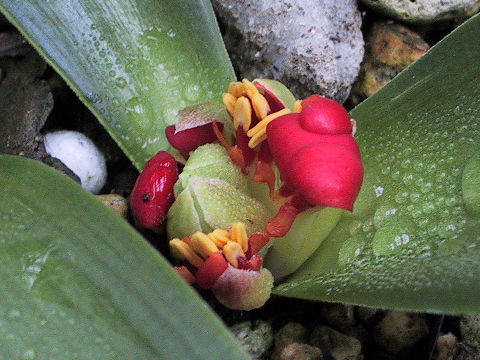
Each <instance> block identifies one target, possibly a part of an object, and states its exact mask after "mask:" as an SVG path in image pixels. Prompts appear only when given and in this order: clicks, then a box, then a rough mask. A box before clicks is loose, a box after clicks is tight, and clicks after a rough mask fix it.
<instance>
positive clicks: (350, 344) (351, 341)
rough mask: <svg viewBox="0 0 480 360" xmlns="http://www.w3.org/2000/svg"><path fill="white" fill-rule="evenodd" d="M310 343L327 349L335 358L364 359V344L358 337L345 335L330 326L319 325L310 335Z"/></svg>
mask: <svg viewBox="0 0 480 360" xmlns="http://www.w3.org/2000/svg"><path fill="white" fill-rule="evenodd" d="M310 344H311V345H313V346H317V347H319V348H321V349H322V350H327V351H328V352H329V353H330V355H331V356H332V357H333V358H334V359H335V360H347V359H348V360H360V359H363V355H362V354H361V351H362V345H361V343H360V341H359V340H358V339H356V338H354V337H351V336H347V335H344V334H342V333H340V332H338V331H336V330H333V329H332V328H330V327H328V326H324V325H320V326H317V327H316V328H315V329H314V330H313V332H312V335H311V336H310Z"/></svg>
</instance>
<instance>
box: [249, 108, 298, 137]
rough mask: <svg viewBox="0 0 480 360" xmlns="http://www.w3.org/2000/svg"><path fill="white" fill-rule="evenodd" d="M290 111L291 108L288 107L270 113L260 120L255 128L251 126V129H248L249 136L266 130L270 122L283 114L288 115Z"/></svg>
mask: <svg viewBox="0 0 480 360" xmlns="http://www.w3.org/2000/svg"><path fill="white" fill-rule="evenodd" d="M288 113H290V110H288V109H286V108H285V109H282V110H280V111H277V112H274V113H272V114H270V115H268V116H267V117H265V118H264V119H263V120H262V121H260V122H259V123H258V124H257V125H255V126H254V127H253V128H251V129H250V130H248V132H247V135H248V136H249V137H252V136H254V135H255V134H257V133H258V132H260V131H262V130H264V131H266V129H267V125H268V124H269V123H271V122H272V121H273V120H275V119H276V118H278V117H280V116H282V115H286V114H288Z"/></svg>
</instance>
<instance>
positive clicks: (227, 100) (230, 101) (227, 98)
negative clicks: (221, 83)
mask: <svg viewBox="0 0 480 360" xmlns="http://www.w3.org/2000/svg"><path fill="white" fill-rule="evenodd" d="M222 101H223V104H224V105H225V107H226V108H227V111H228V113H229V114H230V116H232V117H233V111H234V109H235V102H236V101H237V99H236V97H235V96H233V95H232V94H229V93H224V94H223V95H222Z"/></svg>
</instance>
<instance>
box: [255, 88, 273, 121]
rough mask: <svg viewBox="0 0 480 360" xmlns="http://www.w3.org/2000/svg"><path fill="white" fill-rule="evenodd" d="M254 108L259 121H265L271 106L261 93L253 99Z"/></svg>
mask: <svg viewBox="0 0 480 360" xmlns="http://www.w3.org/2000/svg"><path fill="white" fill-rule="evenodd" d="M252 107H253V110H254V111H255V114H256V115H257V117H258V118H259V119H263V118H264V117H266V116H267V115H268V113H269V112H270V105H268V101H267V99H265V96H263V95H262V94H260V93H259V92H257V93H256V94H255V95H254V96H253V98H252Z"/></svg>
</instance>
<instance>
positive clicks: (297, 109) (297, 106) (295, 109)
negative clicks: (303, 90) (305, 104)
mask: <svg viewBox="0 0 480 360" xmlns="http://www.w3.org/2000/svg"><path fill="white" fill-rule="evenodd" d="M301 111H302V100H296V101H295V104H294V105H293V112H296V113H299V112H301Z"/></svg>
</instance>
